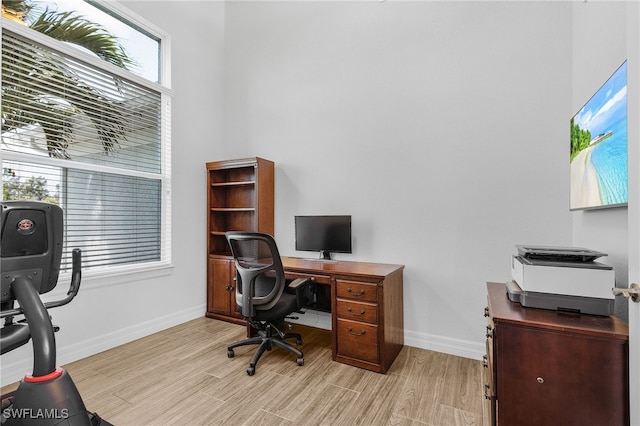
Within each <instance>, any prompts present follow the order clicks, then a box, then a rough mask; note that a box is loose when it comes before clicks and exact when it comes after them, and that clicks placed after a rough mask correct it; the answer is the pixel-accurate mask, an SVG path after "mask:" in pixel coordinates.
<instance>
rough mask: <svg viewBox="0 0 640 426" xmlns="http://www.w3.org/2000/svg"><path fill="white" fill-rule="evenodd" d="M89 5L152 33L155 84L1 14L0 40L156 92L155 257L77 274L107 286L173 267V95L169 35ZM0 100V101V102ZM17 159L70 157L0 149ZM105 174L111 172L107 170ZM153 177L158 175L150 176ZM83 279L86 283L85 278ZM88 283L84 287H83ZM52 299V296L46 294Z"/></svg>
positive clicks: (126, 14)
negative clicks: (11, 39)
mask: <svg viewBox="0 0 640 426" xmlns="http://www.w3.org/2000/svg"><path fill="white" fill-rule="evenodd" d="M90 3H92V4H94V5H95V6H97V7H99V8H102V9H105V10H109V11H110V13H112V14H113V15H115V16H118V17H119V18H121V19H122V20H124V21H125V22H128V23H130V24H131V25H133V26H136V27H138V28H140V29H142V30H143V31H145V32H147V33H149V34H151V35H152V36H153V37H156V38H157V39H158V41H159V45H160V52H159V53H160V58H159V67H160V70H159V74H160V82H159V83H156V82H152V81H150V80H147V79H146V78H144V77H142V76H139V75H138V74H135V73H133V72H130V71H127V70H124V69H122V68H119V67H117V66H115V65H113V64H110V63H108V62H105V61H103V60H101V59H100V58H98V57H96V56H94V55H92V54H90V53H87V52H84V51H83V50H81V49H77V48H75V47H74V46H70V45H68V44H66V43H64V42H61V41H59V40H55V39H53V38H51V37H48V36H46V35H44V34H41V33H39V32H37V31H35V30H33V29H31V28H28V27H27V26H25V25H21V24H19V23H17V22H13V21H11V20H10V19H7V18H5V17H2V18H1V21H0V41H1V38H2V37H3V33H4V31H8V32H10V33H14V34H16V35H18V36H20V37H24V38H26V39H28V40H30V41H33V42H34V43H38V44H40V45H42V46H44V47H46V48H50V49H52V50H54V51H57V52H60V53H62V54H64V55H68V56H70V57H72V58H74V59H76V60H79V61H82V62H85V63H87V64H89V65H91V66H94V67H97V68H99V69H103V70H106V71H108V72H109V73H112V74H115V75H117V76H119V77H122V78H123V79H126V80H129V81H131V82H133V83H135V84H139V85H141V86H143V87H146V88H149V89H150V90H153V91H156V92H158V93H159V94H160V96H161V117H162V121H161V130H160V135H161V141H160V145H161V171H160V181H161V188H162V206H161V224H160V233H161V235H160V237H161V243H160V260H159V261H154V262H148V263H147V262H145V263H139V264H131V265H119V266H106V267H95V268H90V269H87V270H86V271H83V278H84V280H83V281H85V283H84V284H83V286H85V287H87V286H88V287H94V286H96V287H102V286H108V285H117V284H122V283H126V282H132V281H138V280H144V279H152V278H156V277H160V276H165V275H169V274H170V273H171V272H172V270H173V264H172V253H171V101H172V98H173V91H172V90H171V78H170V76H171V69H170V64H171V61H170V57H171V42H170V37H169V35H168V34H167V33H166V32H164V31H162V30H161V29H159V28H158V27H156V26H155V25H153V24H151V23H149V22H147V21H146V20H144V19H143V18H141V17H139V16H137V15H135V14H134V13H132V12H131V11H129V10H127V9H126V8H124V7H123V6H121V5H118V4H116V3H112V2H107V1H103V0H96V1H92V2H90ZM0 101H1V100H0ZM5 160H6V161H20V162H27V163H32V164H41V165H46V166H53V167H63V168H64V167H69V165H70V164H71V162H73V161H72V160H64V159H58V158H52V157H38V156H33V155H29V154H22V153H17V152H11V151H6V150H2V149H0V162H4V161H5ZM73 168H74V169H90V170H93V171H103V170H101V168H100V166H97V165H95V164H94V165H91V164H83V163H81V162H73ZM107 169H109V170H108V171H109V172H113V171H112V170H111V169H110V168H107ZM122 174H123V175H127V176H141V177H149V176H150V175H151V174H148V173H145V172H137V171H133V170H128V171H124V172H123V173H122ZM153 178H156V179H157V178H158V176H157V175H155V174H153ZM0 186H2V179H1V178H0ZM72 248H73V247H67V248H66V250H71V249H72ZM70 276H71V273H70V271H66V272H62V273H61V274H60V281H62V282H64V281H66V280H69V279H70ZM87 281H89V282H87ZM87 284H88V285H87ZM61 287H65V286H64V285H62V286H58V288H57V289H58V290H59V291H62V290H64V291H65V292H66V290H67V289H66V288H61ZM52 293H53V294H52V296H53V297H57V296H56V295H55V293H57V291H54V292H52Z"/></svg>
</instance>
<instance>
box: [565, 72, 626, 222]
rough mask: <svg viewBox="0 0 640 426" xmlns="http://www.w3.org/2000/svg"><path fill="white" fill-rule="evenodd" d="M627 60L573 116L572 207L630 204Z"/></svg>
mask: <svg viewBox="0 0 640 426" xmlns="http://www.w3.org/2000/svg"><path fill="white" fill-rule="evenodd" d="M627 157H628V154H627V63H626V62H624V63H623V64H622V65H621V66H620V67H619V68H618V69H617V70H616V72H615V73H613V75H612V76H611V77H610V78H609V79H608V80H607V81H606V82H605V83H604V84H603V85H602V87H600V88H599V89H598V91H597V92H596V93H595V94H594V95H593V96H592V97H591V99H589V101H588V102H587V103H586V104H585V106H583V107H582V109H580V111H578V113H577V114H576V115H575V116H573V118H572V119H571V146H570V157H569V161H570V164H571V202H570V208H571V210H579V209H597V208H604V207H618V206H625V205H627V201H628V194H627V190H628V169H627Z"/></svg>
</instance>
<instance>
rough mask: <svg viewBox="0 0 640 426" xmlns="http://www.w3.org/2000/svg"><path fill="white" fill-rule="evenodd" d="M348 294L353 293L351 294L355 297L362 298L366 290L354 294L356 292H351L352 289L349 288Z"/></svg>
mask: <svg viewBox="0 0 640 426" xmlns="http://www.w3.org/2000/svg"><path fill="white" fill-rule="evenodd" d="M347 293H351V294H353V295H354V296H362V295H363V294H364V290H360V293H354V292H353V290H351V287H349V288H348V289H347Z"/></svg>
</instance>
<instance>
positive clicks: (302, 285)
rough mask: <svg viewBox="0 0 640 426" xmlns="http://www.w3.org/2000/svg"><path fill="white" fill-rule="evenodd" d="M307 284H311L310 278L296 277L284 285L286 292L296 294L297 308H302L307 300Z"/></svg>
mask: <svg viewBox="0 0 640 426" xmlns="http://www.w3.org/2000/svg"><path fill="white" fill-rule="evenodd" d="M309 284H311V278H296V279H295V280H293V281H291V282H290V283H289V284H288V285H287V287H286V291H287V293H290V294H295V295H296V301H297V304H298V309H300V308H303V307H304V306H305V305H306V304H307V303H308V302H309V297H308V293H309Z"/></svg>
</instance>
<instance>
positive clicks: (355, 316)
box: [336, 299, 378, 324]
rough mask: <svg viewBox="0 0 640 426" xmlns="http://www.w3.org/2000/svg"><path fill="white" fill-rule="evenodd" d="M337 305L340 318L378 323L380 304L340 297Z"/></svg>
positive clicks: (337, 313)
mask: <svg viewBox="0 0 640 426" xmlns="http://www.w3.org/2000/svg"><path fill="white" fill-rule="evenodd" d="M336 305H337V312H336V315H337V316H338V318H343V319H348V320H356V321H362V322H367V323H369V324H378V305H375V304H373V303H361V302H354V301H352V300H347V299H338V300H337V304H336Z"/></svg>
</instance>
